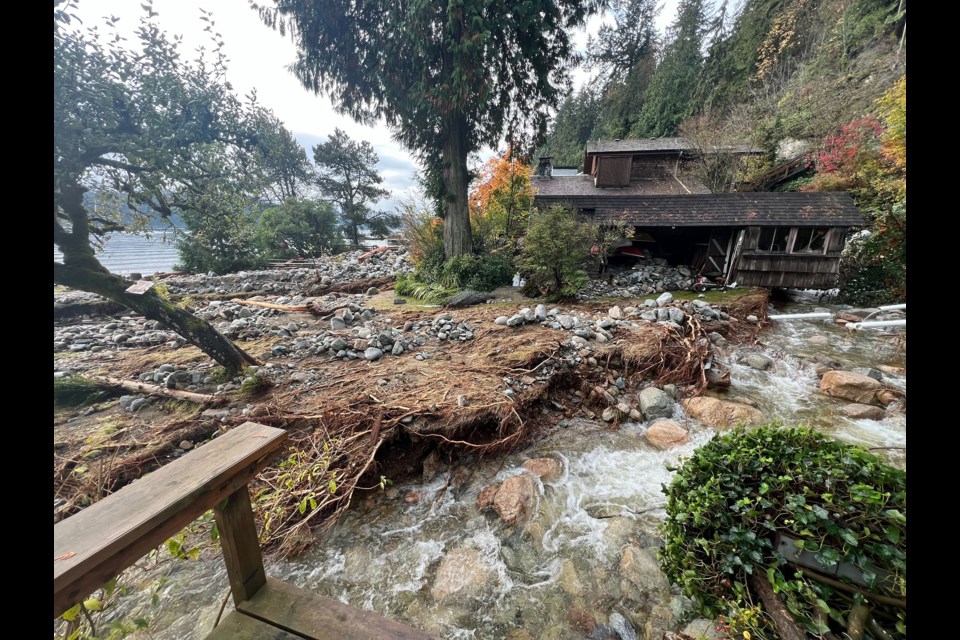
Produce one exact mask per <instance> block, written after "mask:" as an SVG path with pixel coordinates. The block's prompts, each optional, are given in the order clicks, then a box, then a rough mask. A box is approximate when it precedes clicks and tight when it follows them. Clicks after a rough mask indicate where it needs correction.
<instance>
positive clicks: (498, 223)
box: [469, 149, 535, 238]
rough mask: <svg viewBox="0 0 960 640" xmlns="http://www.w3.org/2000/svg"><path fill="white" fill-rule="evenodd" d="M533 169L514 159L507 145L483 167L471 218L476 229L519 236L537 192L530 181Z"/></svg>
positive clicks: (473, 196)
mask: <svg viewBox="0 0 960 640" xmlns="http://www.w3.org/2000/svg"><path fill="white" fill-rule="evenodd" d="M532 173H533V170H532V169H531V168H530V167H528V166H526V165H525V164H523V163H522V162H520V161H519V160H514V159H512V152H511V150H510V149H507V151H506V153H504V154H503V156H495V157H493V158H491V159H490V160H488V161H487V163H486V164H484V165H483V167H482V168H481V169H480V171H479V174H478V176H477V181H476V184H475V186H474V188H473V189H472V191H471V192H470V199H469V206H470V220H471V222H472V224H473V227H474V229H475V230H476V231H480V232H481V233H488V234H491V235H493V236H506V237H509V238H515V237H517V236H519V235H521V234H522V233H523V231H524V230H525V229H526V221H527V215H528V212H529V210H530V207H531V206H532V205H533V197H534V195H535V192H534V189H533V186H532V185H531V183H530V176H531V175H532Z"/></svg>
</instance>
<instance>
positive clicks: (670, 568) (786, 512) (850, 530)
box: [660, 424, 907, 634]
mask: <svg viewBox="0 0 960 640" xmlns="http://www.w3.org/2000/svg"><path fill="white" fill-rule="evenodd" d="M671 470H676V469H671ZM663 490H664V493H665V494H666V495H667V498H668V502H667V519H666V521H665V522H664V523H663V525H662V534H663V537H664V540H665V546H664V548H663V550H662V551H661V555H660V561H661V566H662V567H663V570H664V571H665V572H666V574H667V576H668V577H669V578H670V579H671V580H672V581H673V582H674V583H676V584H678V585H679V586H680V587H681V588H682V590H683V592H684V593H685V594H686V595H687V596H689V597H691V598H693V599H694V601H695V602H696V603H697V605H698V607H699V608H700V610H701V612H702V613H704V614H705V615H708V616H710V617H716V616H718V615H721V614H723V613H727V614H730V613H731V612H735V611H737V610H739V609H740V604H741V603H744V602H746V603H750V602H756V601H757V598H756V597H755V596H753V595H751V593H750V591H749V589H750V587H749V581H748V579H749V578H750V576H751V575H752V574H755V573H758V572H762V575H765V576H766V577H767V579H769V580H770V582H771V584H772V585H773V587H774V591H775V592H777V593H779V595H780V598H781V599H782V600H783V601H784V602H785V604H786V606H787V608H788V609H789V610H790V611H791V613H792V614H793V615H794V617H795V619H796V621H797V623H798V624H800V625H801V626H803V627H805V628H807V629H808V630H810V631H812V632H815V633H816V632H821V633H822V632H825V631H826V629H824V628H823V627H824V626H825V623H824V620H823V618H824V616H818V615H815V611H817V610H819V611H821V612H823V613H824V614H826V616H827V617H829V619H830V620H832V621H833V622H832V623H831V624H832V625H835V626H837V627H838V628H842V626H843V625H844V624H845V620H846V615H847V613H848V612H849V610H850V608H851V607H852V604H853V602H854V601H856V600H858V599H860V598H861V597H862V596H860V595H859V594H854V595H853V596H852V597H851V594H850V593H848V592H847V591H844V590H839V591H838V590H835V589H833V588H831V587H828V586H825V585H823V584H821V583H819V582H815V581H811V580H809V579H807V578H806V577H805V576H804V575H803V574H801V573H800V572H799V571H798V570H797V569H796V568H795V567H793V566H791V565H787V564H786V559H785V558H784V556H783V555H782V554H781V553H779V552H778V551H776V550H775V548H774V538H775V534H776V533H777V531H782V532H784V533H789V534H790V535H791V537H794V538H799V540H800V542H799V544H798V545H797V546H798V547H799V546H800V545H802V548H803V549H805V550H807V551H810V552H813V553H814V554H815V556H816V558H817V561H818V562H820V563H821V564H823V565H824V567H825V568H824V570H823V572H824V573H830V567H833V566H835V565H836V564H837V563H838V562H844V563H851V564H853V565H856V566H857V567H858V568H859V569H860V570H861V571H863V573H864V578H865V580H866V582H867V585H866V586H865V587H859V586H858V587H857V588H858V589H861V590H866V591H870V592H873V593H875V594H880V595H884V596H888V597H892V598H902V599H905V598H906V570H907V562H906V551H907V546H906V545H907V535H906V534H907V531H906V473H905V472H903V471H900V470H898V469H895V468H894V467H892V466H890V465H888V464H886V463H884V462H883V461H881V460H880V459H879V458H877V457H876V456H874V455H872V454H870V453H868V452H867V451H865V450H863V449H861V448H859V447H854V446H851V445H848V444H844V443H841V442H838V441H836V440H833V439H831V438H829V437H827V436H825V435H823V434H821V433H818V432H816V431H813V430H810V429H806V428H795V429H786V428H780V427H779V426H778V425H775V424H774V425H769V426H766V427H761V428H759V429H755V430H753V431H744V430H742V429H739V430H735V431H733V432H730V433H727V434H725V435H718V436H716V437H714V438H713V440H711V441H710V442H708V443H707V444H706V445H704V446H702V447H700V448H699V449H697V450H696V451H695V452H694V454H693V456H692V457H691V458H690V459H689V460H686V461H685V462H684V463H683V466H682V468H680V469H679V470H678V473H677V475H676V476H675V477H674V479H673V481H672V482H671V483H670V485H669V487H668V486H664V488H663ZM854 586H855V585H854ZM876 606H878V607H880V605H876ZM880 608H883V609H885V612H884V615H886V616H887V618H888V619H889V620H891V621H896V622H890V623H888V624H889V626H891V627H895V628H896V629H897V631H896V633H897V634H905V633H906V618H905V615H906V612H905V610H901V609H898V608H893V607H889V606H882V607H880ZM818 617H819V621H818Z"/></svg>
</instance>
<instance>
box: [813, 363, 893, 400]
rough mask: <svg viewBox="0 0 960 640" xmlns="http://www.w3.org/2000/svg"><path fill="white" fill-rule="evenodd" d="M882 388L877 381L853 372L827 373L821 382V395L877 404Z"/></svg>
mask: <svg viewBox="0 0 960 640" xmlns="http://www.w3.org/2000/svg"><path fill="white" fill-rule="evenodd" d="M882 388H883V385H881V384H880V383H879V382H878V381H877V380H874V379H873V378H871V377H869V376H865V375H863V374H862V373H854V372H853V371H827V372H826V373H824V374H823V378H822V379H821V380H820V393H823V394H826V395H828V396H831V397H834V398H840V399H841V400H849V401H850V402H857V403H860V404H875V403H876V402H877V392H878V391H880V389H882Z"/></svg>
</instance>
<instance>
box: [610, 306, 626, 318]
mask: <svg viewBox="0 0 960 640" xmlns="http://www.w3.org/2000/svg"><path fill="white" fill-rule="evenodd" d="M607 315H608V316H610V317H611V318H613V319H614V320H619V319H620V318H622V317H623V310H622V309H620V307H618V306H617V307H611V308H610V311H608V312H607Z"/></svg>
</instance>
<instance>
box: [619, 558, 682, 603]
mask: <svg viewBox="0 0 960 640" xmlns="http://www.w3.org/2000/svg"><path fill="white" fill-rule="evenodd" d="M619 570H620V577H621V578H623V579H624V580H626V581H627V582H629V583H630V584H632V585H633V587H634V588H636V589H637V590H638V591H639V592H640V593H641V594H651V593H658V592H659V593H663V592H666V593H669V591H670V583H669V582H668V581H667V576H665V575H664V573H663V571H661V570H660V563H659V562H657V556H656V553H655V552H654V551H653V550H651V549H638V548H637V547H633V546H627V547H624V548H623V554H622V555H621V556H620V566H619Z"/></svg>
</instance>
